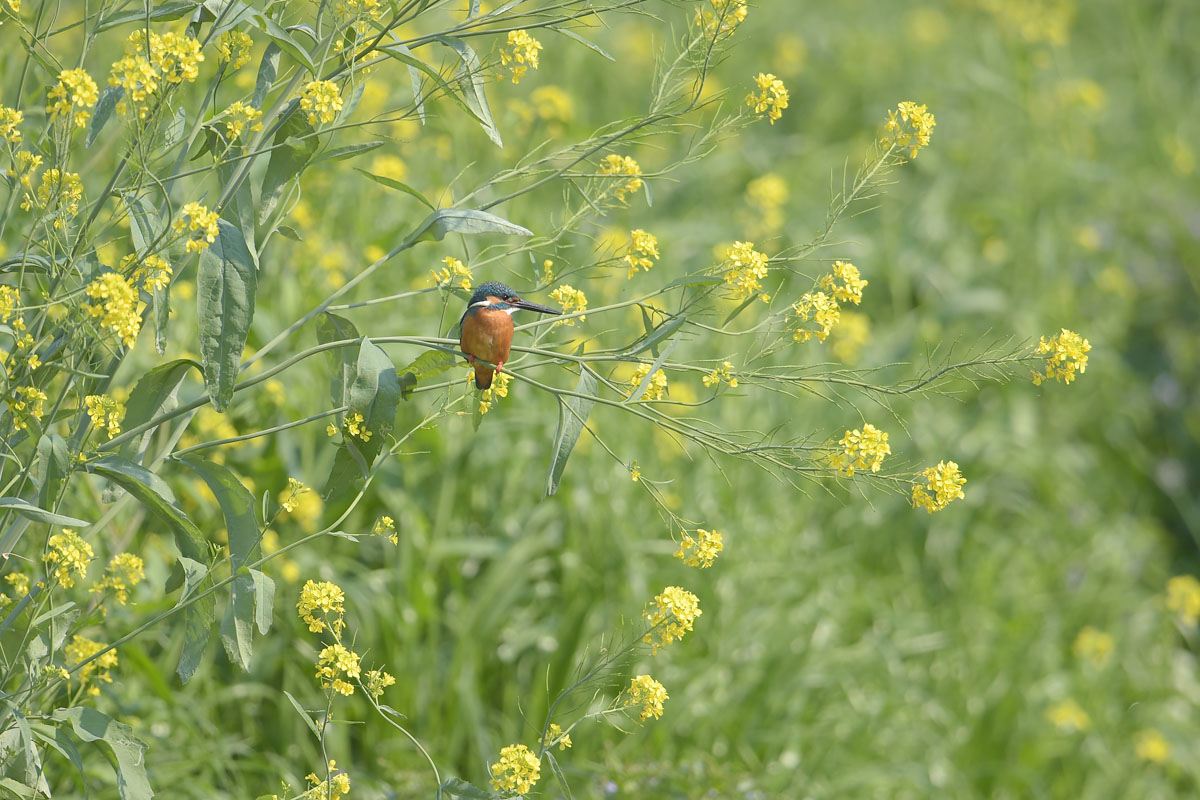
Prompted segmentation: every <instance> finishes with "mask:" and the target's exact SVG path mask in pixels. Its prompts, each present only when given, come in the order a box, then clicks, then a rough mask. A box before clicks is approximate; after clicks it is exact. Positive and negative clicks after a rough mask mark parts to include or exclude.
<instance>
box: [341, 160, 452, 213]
mask: <svg viewBox="0 0 1200 800" xmlns="http://www.w3.org/2000/svg"><path fill="white" fill-rule="evenodd" d="M354 170H355V172H361V173H362V174H363V175H366V176H367V177H368V178H370V179H371V180H373V181H375V182H376V183H378V184H379V185H380V186H386V187H388V188H389V189H395V190H396V191H399V192H404V193H405V194H408V195H412V196H413V197H415V198H417V199H418V200H420V201H421V202H422V203H424V204H425V206H426V207H427V208H429V209H430V210H432V211H436V210H437V209H436V207H435V206H434V205H433V203H431V202H429V201H428V200H426V199H425V195H423V194H421V193H420V192H418V191H417V190H416V189H414V188H413V187H411V186H409V185H408V184H407V183H401V182H400V181H398V180H395V179H394V178H389V177H387V176H384V175H376V174H375V173H374V172H367V171H366V170H365V169H359V168H358V167H355V168H354Z"/></svg>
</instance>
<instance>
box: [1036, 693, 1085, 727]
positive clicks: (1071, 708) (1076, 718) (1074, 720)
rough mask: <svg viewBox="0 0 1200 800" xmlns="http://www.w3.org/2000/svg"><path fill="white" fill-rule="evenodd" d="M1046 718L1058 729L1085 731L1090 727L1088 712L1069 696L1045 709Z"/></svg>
mask: <svg viewBox="0 0 1200 800" xmlns="http://www.w3.org/2000/svg"><path fill="white" fill-rule="evenodd" d="M1046 719H1047V720H1049V721H1050V723H1051V724H1053V725H1054V727H1056V728H1058V729H1059V730H1060V731H1065V732H1068V733H1070V732H1074V731H1079V732H1082V731H1086V730H1087V729H1088V728H1090V727H1092V718H1091V717H1090V716H1088V713H1087V712H1086V711H1084V710H1083V708H1081V707H1080V705H1079V703H1076V702H1075V701H1074V700H1071V699H1070V698H1068V699H1066V700H1063V701H1062V702H1061V703H1055V704H1054V705H1052V706H1050V707H1049V708H1047V709H1046Z"/></svg>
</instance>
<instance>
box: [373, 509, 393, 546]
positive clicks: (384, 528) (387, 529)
mask: <svg viewBox="0 0 1200 800" xmlns="http://www.w3.org/2000/svg"><path fill="white" fill-rule="evenodd" d="M371 533H372V534H374V535H375V536H386V537H387V540H388V541H389V542H391V543H392V544H400V535H399V534H398V533H396V521H395V520H394V519H392V518H391V517H389V516H387V515H386V514H385V515H384V516H382V517H380V518H379V519H377V520H375V527H374V529H372V531H371Z"/></svg>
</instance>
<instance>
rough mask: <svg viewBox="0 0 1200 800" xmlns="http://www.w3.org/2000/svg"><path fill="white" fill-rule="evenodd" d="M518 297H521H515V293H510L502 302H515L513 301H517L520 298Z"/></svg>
mask: <svg viewBox="0 0 1200 800" xmlns="http://www.w3.org/2000/svg"><path fill="white" fill-rule="evenodd" d="M520 299H521V298H519V297H517V296H516V295H515V294H510V295H509V296H508V297H506V298H504V302H506V303H515V302H517V301H518V300H520Z"/></svg>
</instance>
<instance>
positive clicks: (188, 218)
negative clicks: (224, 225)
mask: <svg viewBox="0 0 1200 800" xmlns="http://www.w3.org/2000/svg"><path fill="white" fill-rule="evenodd" d="M220 218H221V217H220V215H219V214H217V212H215V211H209V210H208V207H207V206H203V205H201V204H200V203H186V204H184V206H183V210H181V211H180V212H179V218H178V219H176V220H175V223H174V228H175V232H176V233H184V232H185V231H186V232H187V237H188V238H187V246H186V248H185V249H186V250H187V252H189V253H199V252H200V251H202V250H205V249H207V247H208V246H209V245H210V244H212V243H213V242H215V241H216V240H217V234H218V233H220V231H221V229H220V227H219V226H218V224H217V221H218V220H219V219H220Z"/></svg>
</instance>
